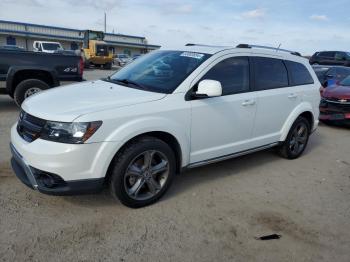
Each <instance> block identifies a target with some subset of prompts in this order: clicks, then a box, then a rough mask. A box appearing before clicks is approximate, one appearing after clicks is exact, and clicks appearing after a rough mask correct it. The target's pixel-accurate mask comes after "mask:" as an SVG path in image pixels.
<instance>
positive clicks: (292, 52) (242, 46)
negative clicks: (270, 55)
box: [236, 44, 301, 56]
mask: <svg viewBox="0 0 350 262" xmlns="http://www.w3.org/2000/svg"><path fill="white" fill-rule="evenodd" d="M236 48H262V49H269V50H275V51H276V52H279V51H282V52H287V53H290V54H292V55H297V56H301V54H300V53H299V52H295V51H291V50H287V49H281V48H279V47H271V46H263V45H248V44H239V45H237V46H236Z"/></svg>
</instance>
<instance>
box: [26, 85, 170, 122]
mask: <svg viewBox="0 0 350 262" xmlns="http://www.w3.org/2000/svg"><path fill="white" fill-rule="evenodd" d="M165 96H166V94H161V93H154V92H149V91H143V90H139V89H134V88H130V87H126V86H121V85H117V84H114V83H110V82H106V81H102V80H98V81H91V82H84V83H80V84H73V85H67V86H62V87H56V88H53V89H50V90H47V91H44V92H41V93H38V94H36V95H33V96H31V97H29V98H28V99H26V100H25V102H24V103H23V104H22V109H23V110H24V111H25V112H27V113H28V114H31V115H33V116H36V117H39V118H42V119H45V120H53V121H63V122H71V121H73V120H74V119H76V118H77V117H79V116H81V115H84V114H88V113H91V112H97V111H101V110H106V109H110V108H117V107H122V106H129V105H134V104H140V103H146V102H150V101H154V100H159V99H162V98H163V97H165Z"/></svg>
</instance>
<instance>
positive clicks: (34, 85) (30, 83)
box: [13, 79, 50, 106]
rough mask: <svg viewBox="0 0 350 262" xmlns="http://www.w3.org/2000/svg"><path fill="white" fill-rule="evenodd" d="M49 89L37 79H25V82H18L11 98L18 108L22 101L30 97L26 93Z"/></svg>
mask: <svg viewBox="0 0 350 262" xmlns="http://www.w3.org/2000/svg"><path fill="white" fill-rule="evenodd" d="M49 88H50V86H49V85H48V84H47V83H45V82H44V81H41V80H39V79H27V80H24V81H22V82H20V83H19V84H18V85H17V86H16V89H15V92H14V96H13V98H14V100H15V102H16V104H17V105H18V106H21V104H22V103H23V101H24V100H25V99H26V98H27V97H29V96H30V95H29V94H28V92H29V91H30V90H31V89H39V90H40V91H43V90H46V89H49ZM40 91H38V92H40ZM33 94H34V93H33Z"/></svg>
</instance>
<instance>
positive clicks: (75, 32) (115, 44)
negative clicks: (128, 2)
mask: <svg viewBox="0 0 350 262" xmlns="http://www.w3.org/2000/svg"><path fill="white" fill-rule="evenodd" d="M84 31H85V30H79V29H70V28H63V27H55V26H45V25H36V24H28V23H19V22H11V21H3V20H0V46H1V45H16V46H19V47H23V48H25V49H27V50H33V42H34V41H37V40H39V41H55V42H60V43H61V44H62V46H63V47H64V49H72V50H76V49H80V48H81V47H82V43H83V37H84ZM105 42H107V44H108V45H109V49H110V50H111V51H112V52H113V53H114V54H117V53H125V54H129V55H134V54H142V53H147V52H149V51H151V50H155V49H158V48H160V46H158V45H150V44H148V42H147V39H146V38H145V37H141V36H132V35H123V34H109V33H106V34H105Z"/></svg>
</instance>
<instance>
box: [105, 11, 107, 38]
mask: <svg viewBox="0 0 350 262" xmlns="http://www.w3.org/2000/svg"><path fill="white" fill-rule="evenodd" d="M105 33H107V14H106V12H105Z"/></svg>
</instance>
